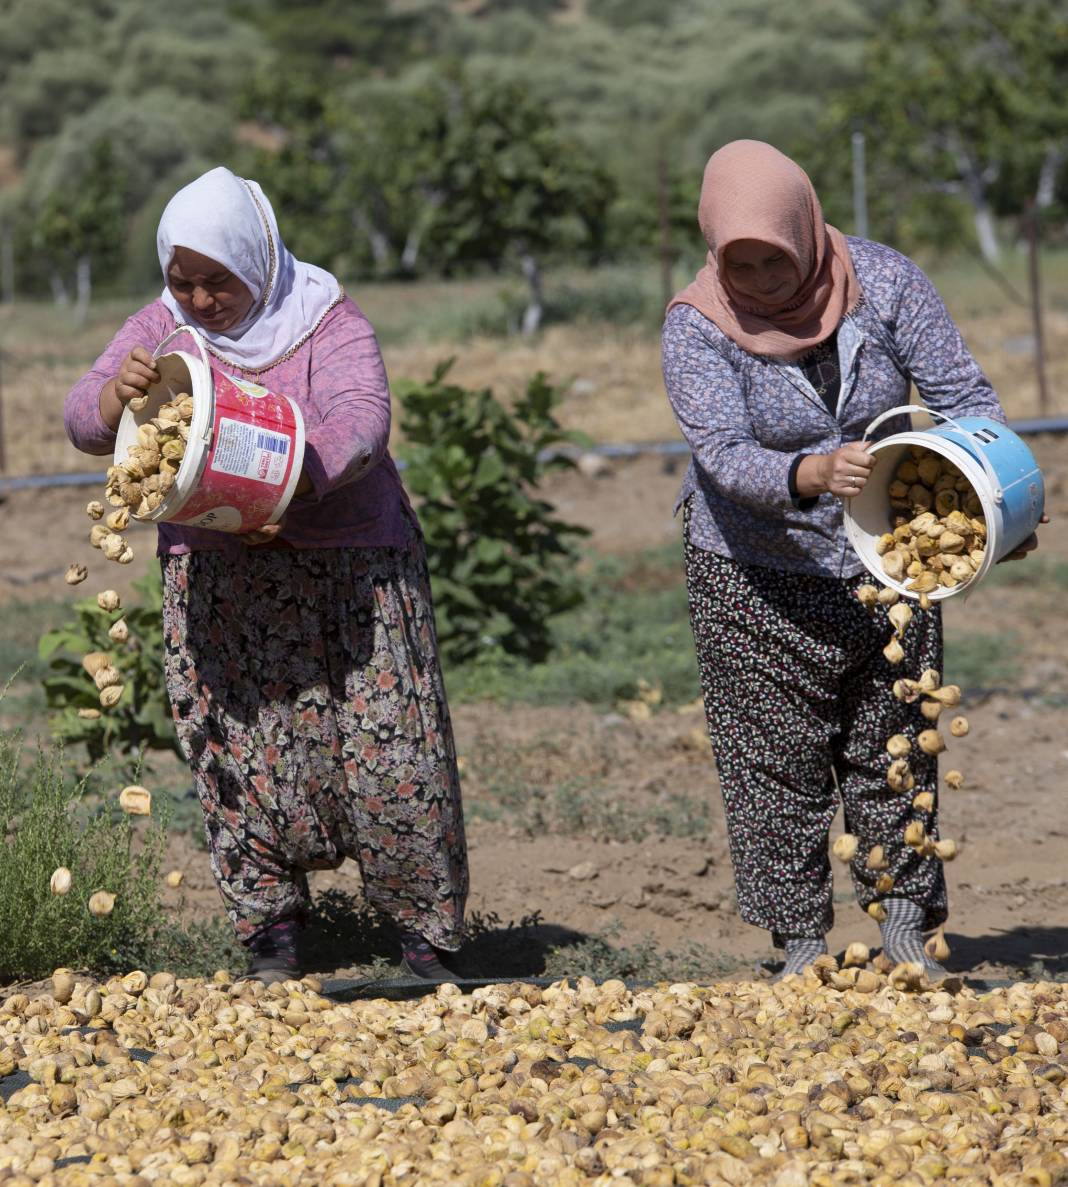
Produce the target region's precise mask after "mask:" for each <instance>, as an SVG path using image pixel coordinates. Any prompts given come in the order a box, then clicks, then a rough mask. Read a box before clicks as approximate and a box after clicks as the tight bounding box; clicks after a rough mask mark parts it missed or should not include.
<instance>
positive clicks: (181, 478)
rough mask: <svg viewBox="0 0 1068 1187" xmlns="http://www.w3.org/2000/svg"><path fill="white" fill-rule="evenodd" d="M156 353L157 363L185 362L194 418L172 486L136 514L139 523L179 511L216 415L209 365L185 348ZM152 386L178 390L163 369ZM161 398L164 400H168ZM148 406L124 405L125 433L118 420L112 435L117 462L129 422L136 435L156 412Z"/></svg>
mask: <svg viewBox="0 0 1068 1187" xmlns="http://www.w3.org/2000/svg"><path fill="white" fill-rule="evenodd" d="M155 357H156V365H157V367H158V366H159V364H160V363H162V362H163V361H164V360H165V359H171V358H178V359H180V360H181V362H182V364H183V365H184V366H185V369H186V374H187V375H188V377H189V388H190V393H189V394H190V395H191V396H192V397H193V420H192V422H191V423H190V425H189V439H188V440H187V441H186V448H185V453H184V454H183V455H182V462H181V465H180V466H179V467H178V472H177V473H176V474H175V476H174V483H173V485H172V486H171V489H170V490H169V491H168V492H167V493H166V494H165V495H164V497H163V499H162V501H161V502H160V505H159V506H158V507H157V508H156V509H155V510H154V511H151V512H149V514H148V515H139V516H136V517H135V518H136V519H137V522H138V523H158V522H160V521H162V520H164V518H165V517H168V516H169V517H173V516H174V515H176V514H177V513H178V512H179V511H181V509H182V508H183V507H184V506H185V504H186V503H187V502H188V501H189V499H190V498H191V497H192V495H193V492H194V491H195V490H196V489H197V487H198V486H199V484H200V478H201V475H202V474H203V472H204V467H205V466H206V465H207V462H208V453H209V452H210V450H209V444H210V440H211V426H212V424H213V423H214V419H215V417H214V411H215V383H214V381H213V379H212V375H211V368H210V367H208V366H207V365H206V364H205V363H203V362H202V361H201V360H200V359H198V358H196V357H195V356H194V355H192V354H190V353H189V351H187V350H169V351H167V353H166V354H162V355H157V356H155ZM193 364H196V367H197V369H196V370H194V367H193ZM198 377H199V383H200V386H203V387H206V391H205V392H204V396H205V397H206V398H204V399H199V398H198V396H199V394H200V389H199V387H198ZM155 386H156V387H161V386H166V387H167V390H168V391H169V392H170V398H171V399H173V398H174V396H175V395H177V392H175V391H174V390H173V389H172V388H171V387H170V386H168V385H165V384H164V381H163V375H162V372H161V374H160V383H159V384H157V385H155ZM149 390H150V391H151V390H152V389H151V388H150V389H149ZM161 402H162V403H164V404H165V403H167V400H163V401H161ZM149 407H150V405H146V406H145V407H144V408H142V409H141V411H140V412H135V411H134V410H133V409H132V408H131V407H130V406H129V405H127V406H126V407H125V408H124V409H123V413H122V419H123V421H125V419H126V417H129V418H130V422H128V423H127V426H126V432H125V434H124V433H123V424H122V421H120V424H119V433H118V434H117V435H116V437H115V455H114V456H115V463H116V464H119V462H120V458H119V453H120V450H121V451H122V454H123V456H124V457H125V450H126V446H125V445H123V444H122V442H123V440H125V439H127V438H128V437H129V436H130V433H131V430H130V424H132V426H133V429H132V432H133V434H134V435H136V432H137V429H139V428H140V427H141V425H143V424H146V423H147V422H148V421H150V420H151V419H152V417H153V416H154V415H155V411H153V412H151V413H150V412H149ZM157 411H158V409H157ZM194 458H195V462H194Z"/></svg>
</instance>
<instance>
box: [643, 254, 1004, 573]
mask: <svg viewBox="0 0 1068 1187" xmlns="http://www.w3.org/2000/svg"><path fill="white" fill-rule="evenodd" d="M848 243H849V250H850V253H851V255H852V258H853V266H854V268H855V269H856V273H857V278H858V279H859V281H860V286H861V291H862V293H863V297H862V299H861V302H860V304H859V305H858V306H857V307H856V308H855V309H853V311H852V312H851V313H849V314H848V315H847V316H846V317H845V318H844V319H843V320H842V323H841V325H840V326H839V329H838V356H839V365H840V370H841V376H842V388H841V392H840V394H839V397H838V407H837V411H836V412H835V413H834V414H832V413H831V412H830V411H829V410H828V408H827V407H826V406H825V405H824V403H823V401H822V400H821V399H820V397H819V396H818V395H817V394H816V391H815V389H814V388H813V387H812V385H811V384H810V383H809V381H808V380H807V379H806V378H805V375H804V372H803V371H802V369H801V368H800V367H799V366H797V365H796V364H787V363H780V362H776V361H774V360H772V359H768V358H763V357H760V356H758V355H754V354H750V353H749V352H747V351H745V350H743V349H742V348H741V347H740V346H738V345H736V344H735V343H734V342H732V341H731V339H730V338H728V337H727V336H726V334H724V333H723V331H722V330H720V329H719V328H718V327H717V326H716V325H715V324H713V323H712V322H711V321H709V320H708V318H706V317H704V316H703V315H702V314H701V313H699V312H698V311H697V310H696V309H694V308H693V307H692V306H690V305H677V306H675V308H674V309H672V310H671V311H670V313H668V315H667V318H666V320H665V322H664V330H663V335H662V339H661V346H662V364H663V372H664V384H665V386H666V388H667V393H668V398H669V399H670V400H671V406H672V408H673V410H674V412H675V418H676V420H677V421H678V423H679V428H680V429H681V430H682V433H683V435H684V436H685V438H686V440H687V442H688V443H689V446H690V449H691V450H692V453H693V456H692V459H691V462H690V466H689V469H688V470H687V472H686V477H685V479H684V480H683V484H682V490H681V492H680V494H679V499H678V502H677V503H676V511H677V510H678V507H679V506H681V504H682V503H683V502H684V501H685V500H686V499H687V498H689V497H690V496H691V495H693V501H692V504H691V514H690V540H691V542H692V543H693V544H695V545H696V546H697V547H699V548H704V549H706V550H708V551H710V552H715V553H718V554H719V555H720V556H726V557H731V558H733V559H735V560H738V561H741V562H743V563H745V564H754V565H763V566H765V567H767V568H772V569H782V570H787V571H791V572H798V573H811V574H814V575H817V576H826V577H851V576H854V575H855V574H857V573H861V572H863V571H864V566H863V564H862V563H861V561H860V558H859V557H858V556H857V554H856V553H855V552H854V551H853V548H852V547H851V545H850V544H849V541H848V539H847V538H846V534H845V529H844V527H843V520H842V503H841V500H839V499H838V498H836V497H835V496H834V495H830V494H825V495H821V496H820V498H819V499H816V500H814V501H812V502H811V503H810V504H807V505H806V506H807V509H802V508H801V506H799V504H798V503H797V501H795V500H794V499H793V498H791V494H790V489H789V475H790V468H791V466H792V464H793V462H794V459H795V458H796V457H797V455H798V454H800V453H831V452H832V451H833V450H835V449H837V448H839V446H841V445H843V444H846V443H848V442H850V441H858V440H860V438H861V437H863V436H864V430H865V429H866V428H867V426H868V424H869V423H870V422H871V421H872V420H874V418H875V417H876V416H878V415H879V414H880V413H881V412H885V411H886V410H887V409H889V408H893V407H894V406H895V405H898V404H906V403H908V393H909V381H910V380H911V381H912V382H914V383H915V384H916V387H917V389H918V391H919V394H920V397H921V398H922V400H923V402H924V403H925V404H926V405H927V406H928V407H930V408H933V409H935V410H936V411H938V412H945V413H946V414H948V415H950V416H964V415H968V416H989V417H991V418H992V419H995V420H998V421H1001V422H1004V420H1005V415H1004V413H1003V411H1002V409H1001V405H1000V404H999V403H998V398H997V396H996V394H995V393H994V390H993V388H992V387H991V386H990V383H989V382H988V380H987V379H986V376H984V375H983V372H982V371H981V370H980V368H979V365H978V364H977V363H976V361H975V359H974V358H972V356H971V354H970V353H969V351H968V348H967V347H966V346H965V344H964V340H963V338H962V337H961V335H960V332H959V331H958V329H957V327H956V326H955V325H954V324H953V321H952V319H951V318H950V316H949V312H948V310H947V309H946V307H945V305H944V304H943V302H942V299H941V298H940V297H939V295H938V293H937V292H936V291H935V288H934V286H933V285H932V284H931V282H930V281H929V280H928V279H927V277H926V276H925V275H924V273H923V272H922V271H921V270H920V269H919V268H918V267H917V265H916V264H914V263H913V262H912V261H911V260H909V259H908V258H906V257H905V256H903V255H901V253H900V252H897V251H894V250H893V249H892V248H890V247H886V246H884V245H883V244H881V243H872V242H871V241H869V240H867V239H856V238H853V237H849V238H848ZM905 420H906V418H904V417H894V418H892V419H891V420H889V421H888V422H886V423H885V424H883V425H880V427H879V430H878V431H877V432H876V434H875V436H876V437H877V438H878V437H883V436H886V435H888V434H889V433H894V432H900V431H901V430H902V429H903V428H905V427H907V426H906V423H905Z"/></svg>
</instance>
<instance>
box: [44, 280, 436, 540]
mask: <svg viewBox="0 0 1068 1187" xmlns="http://www.w3.org/2000/svg"><path fill="white" fill-rule="evenodd" d="M174 328H175V322H174V318H173V317H172V316H171V313H170V311H169V310H168V309H167V307H166V306H165V305H164V304H163V302H162V301H158V300H157V301H153V302H152V303H151V304H150V305H146V306H145V307H144V308H143V309H140V310H138V312H137V313H135V314H134V315H133V316H132V317H130V318H128V319H127V321H126V323H125V324H124V325H123V326H122V328H121V329H120V330H119V332H118V333H117V334H116V335H115V337H114V338H112V340H111V342H110V343H109V344H108V346H107V349H106V350H105V351H104V353H103V354H102V355H101V356H100V358H98V359H97V361H96V362H95V363H94V364H93V366H92V368H91V369H90V370H89V371H88V372H87V374H85V375H84V376H83V377H82V378H81V379H80V380H79V381H78V382H77V383H76V384H75V385H74V387H73V388H72V390H71V392H70V394H69V395H68V396H67V402H66V407H65V410H64V411H65V423H66V428H67V436H68V437H70V439H71V441H72V442H73V443H74V444H75V446H77V448H78V449H81V450H82V451H83V452H85V453H95V454H110V453H111V452H112V450H113V449H114V447H115V434H114V432H112V430H111V429H109V428H108V427H107V425H106V424H105V423H104V420H103V418H102V417H101V415H100V389H101V388H102V387H103V386H104V384H105V383H107V381H108V380H109V379H111V378H112V377H113V376H114V375H115V374H116V372H117V371H118V369H119V364H120V363H121V362H122V360H123V358H124V357H125V356H126V355H127V354H128V353H129V351H130V350H131V349H132V348H133V347H135V346H144V347H147V348H148V349H149V350H154V349H155V347H156V345H157V344H158V343H159V342H162V340H163V339H164V338H165V337H166V336H167V335H168V334H169V333H170V332H171V331H172V330H173V329H174ZM174 349H176V350H183V349H184V350H191V349H192V347H191V346H190V345H189V344H188V343H184V344H183V341H182V339H177V340H176V341H175V344H174ZM212 365H213V366H215V367H218V368H219V369H220V370H221V371H224V372H225V373H226V374H227V375H234V376H236V377H237V378H239V379H252V380H254V381H255V382H256V383H260V384H262V385H263V386H264V387H266V388H268V389H269V390H270V391H274V392H278V393H279V394H281V395H284V396H289V397H290V398H291V399H293V400H295V401H296V403H297V405H298V406H299V408H300V411H301V414H302V415H303V417H304V427H305V430H306V444H305V450H304V468H305V471H306V473H307V474H308V476H309V478H310V479H311V481H312V487H313V489H312V491H311V493H309V494H307V495H304V496H303V497H302V498H295V499H293V500H292V501H291V503H290V504H289V510H288V511H287V512H286V516H285V520H284V527H283V529H282V532H281V534H280V538H281V541H283V542H285V543H288V544H290V545H291V546H292V547H294V548H347V547H360V546H363V547H380V546H393V547H403V546H404V545H406V544H407V542H408V540H409V539H410V538H411V533H412V529H413V525H415V524H416V522H417V521H416V518H415V513H414V512H413V511H412V509H411V506H410V504H409V503H408V497H407V495H406V494H405V491H404V488H403V486H402V485H401V480H400V475H399V474H398V473H397V468H396V466H394V464H393V460H392V458H391V457H390V455H389V451H388V448H387V446H388V444H389V429H390V396H389V382H388V380H387V379H386V369H385V366H384V365H383V363H382V355H381V354H380V352H379V349H378V342H377V340H376V339H375V332H374V330H373V329H372V328H371V323H370V322H369V321H368V320H367V318H366V317H364V315H363V314H362V313H361V312H360V310H359V308H358V306H357V305H356V303H355V302H354V301H353V300H351V299H350V298H348V297H345V298H344V299H343V300H342V301H340V302H339V303H338V304H337V305H335V306H334V308H333V309H331V310H330V312H329V313H327V315H326V316H325V317H324V318H323V320H322V321H321V322H320V324H319V326H318V327H317V328H316V330H315V333H314V334H312V336H311V337H310V338H309V339H308V340H307V341H306V342H304V343H303V344H302V345H301V346H300V347H299V348H298V349H297V350H296V351H294V352H293V354H292V355H291V356H290V357H289V358H286V359H283V360H282V361H281V362H279V363H276V364H275V365H274V366H273V367H271V368H269V369H268V370H266V371H261V372H258V373H256V374H253V373H252V372H250V371H244V370H242V369H241V368H239V367H236V366H233V365H231V364H229V363H224V362H222V361H221V360H219V359H216V358H213V359H212ZM245 547H246V546H245V545H244V544H243V543H242V542H241V541H239V540H238V539H237V538H236V537H234V536H231V535H228V534H227V533H225V532H213V531H210V530H209V529H207V528H187V527H181V526H179V525H177V524H167V523H161V524H160V525H159V547H158V552H159V553H160V554H161V555H164V554H167V553H183V552H196V551H200V550H205V549H210V550H222V551H235V552H240V551H243V550H244V548H245Z"/></svg>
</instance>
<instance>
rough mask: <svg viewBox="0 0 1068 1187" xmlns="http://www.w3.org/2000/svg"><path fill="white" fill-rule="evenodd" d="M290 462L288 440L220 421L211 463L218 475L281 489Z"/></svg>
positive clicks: (262, 430) (228, 421) (257, 427)
mask: <svg viewBox="0 0 1068 1187" xmlns="http://www.w3.org/2000/svg"><path fill="white" fill-rule="evenodd" d="M288 461H289V438H288V437H285V436H283V435H282V434H281V433H272V432H271V431H270V430H269V429H264V428H261V427H260V426H259V425H247V424H242V423H241V421H239V420H228V419H227V418H226V417H223V418H222V419H221V420H220V421H219V431H218V433H217V434H216V435H215V452H214V455H213V457H212V459H211V468H212V469H213V470H215V471H216V472H218V473H220V474H236V475H237V476H238V477H239V478H255V479H256V480H257V481H259V482H266V483H269V484H270V485H271V486H280V485H281V484H282V483H283V482H284V481H285V477H286V467H287V464H288Z"/></svg>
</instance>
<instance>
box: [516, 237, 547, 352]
mask: <svg viewBox="0 0 1068 1187" xmlns="http://www.w3.org/2000/svg"><path fill="white" fill-rule="evenodd" d="M519 266H520V268H521V269H522V270H523V276H524V278H525V279H526V282H527V284H529V285H530V301H529V303H528V304H527V307H526V309H524V310H523V320H522V322H521V324H520V330H521V332H522V333H523V335H524V337H529V336H530V335H531V334H536V333H537V332H538V329H539V328H540V326H541V319H542V317H543V315H544V313H545V297H544V294H543V292H542V287H541V269H540V268H539V267H538V261H537V260H536V259H535V258H534V256H533V255H531V253H530V252H529V251H524V252H521V253H520V255H519Z"/></svg>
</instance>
